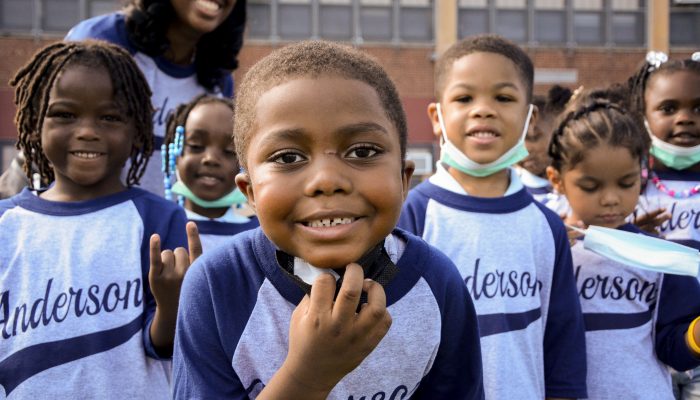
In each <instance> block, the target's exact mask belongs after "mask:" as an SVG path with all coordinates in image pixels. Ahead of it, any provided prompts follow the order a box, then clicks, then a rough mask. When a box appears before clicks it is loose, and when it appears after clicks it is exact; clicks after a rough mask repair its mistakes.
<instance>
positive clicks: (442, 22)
mask: <svg viewBox="0 0 700 400" xmlns="http://www.w3.org/2000/svg"><path fill="white" fill-rule="evenodd" d="M120 5H121V1H119V0H0V170H4V169H5V168H6V167H7V165H8V163H9V161H10V160H11V158H12V156H13V154H14V152H15V149H14V142H15V139H16V130H15V127H14V124H13V117H14V112H15V108H14V105H13V102H12V96H13V93H12V90H11V88H10V87H9V85H8V84H7V82H8V80H9V79H10V78H11V77H12V75H13V74H14V72H15V71H16V70H17V69H18V68H19V67H20V66H22V65H23V64H24V63H25V62H26V61H27V60H28V58H29V57H30V56H31V54H32V53H33V52H34V51H35V50H36V49H38V48H39V47H41V46H43V45H45V44H47V43H50V42H53V41H55V40H59V39H61V38H62V37H63V36H64V35H65V34H66V32H67V30H68V29H69V28H70V27H71V26H73V25H74V24H75V23H77V22H78V21H80V20H82V19H85V18H89V17H91V16H95V15H99V14H102V13H106V12H110V11H113V10H116V9H118V8H119V7H120ZM484 32H491V33H496V34H500V35H502V36H505V37H506V38H509V39H511V40H513V41H515V42H516V43H519V44H520V45H522V46H523V48H525V49H526V50H527V52H528V54H529V55H530V56H531V57H532V59H533V62H534V64H535V67H536V70H535V83H536V85H535V92H536V93H541V94H543V93H545V92H546V91H547V89H548V88H549V87H550V86H551V85H553V84H560V85H563V86H567V87H571V88H576V87H578V86H580V85H584V86H586V87H599V86H606V85H609V84H611V83H615V82H621V81H624V80H626V79H627V77H628V76H629V75H630V74H631V73H632V72H633V71H634V70H635V68H636V67H637V66H638V65H639V63H640V62H641V61H642V60H643V59H644V56H645V54H646V52H647V51H648V50H650V49H654V50H662V51H666V52H670V56H671V58H675V57H687V56H689V55H690V54H691V53H693V52H695V51H700V0H248V33H247V38H246V42H245V45H244V48H243V51H242V52H241V54H240V67H239V69H238V70H236V71H235V72H234V77H235V78H236V79H240V78H241V77H242V76H243V74H244V73H245V71H246V70H247V69H248V68H249V67H250V66H251V65H252V64H253V63H254V62H255V61H256V60H258V59H259V58H261V57H263V56H264V55H266V54H267V53H269V52H270V51H271V50H273V49H275V48H278V47H280V46H283V45H284V44H286V43H289V42H291V41H296V40H303V39H328V40H336V41H341V42H346V43H349V44H352V45H354V46H357V47H359V48H361V49H363V50H365V51H367V52H368V53H370V54H372V55H374V56H375V57H376V58H377V59H379V61H380V62H381V63H382V65H383V66H384V67H385V68H386V69H387V71H388V72H389V74H390V75H391V76H392V78H393V79H394V81H395V82H396V84H397V86H398V88H399V92H400V95H401V98H402V101H403V105H404V108H405V110H406V114H407V117H408V123H409V157H410V158H412V159H414V160H415V161H416V163H417V167H418V168H417V171H416V174H417V175H427V174H430V173H431V171H432V169H433V167H434V162H435V157H437V155H438V154H439V152H438V148H437V141H436V139H435V138H434V136H433V134H432V128H431V126H430V123H429V121H428V118H427V116H426V107H427V105H428V103H430V102H431V101H432V100H433V82H432V76H433V75H432V74H433V65H434V62H435V59H436V57H437V56H438V54H440V52H442V51H444V49H445V48H446V47H448V46H449V45H450V44H451V43H454V41H456V40H459V39H460V38H463V37H466V36H469V35H472V34H477V33H484ZM319 100H320V101H322V100H321V99H319Z"/></svg>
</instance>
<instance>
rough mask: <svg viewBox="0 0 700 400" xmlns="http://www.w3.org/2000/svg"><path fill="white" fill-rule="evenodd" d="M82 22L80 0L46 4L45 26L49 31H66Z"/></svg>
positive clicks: (58, 0)
mask: <svg viewBox="0 0 700 400" xmlns="http://www.w3.org/2000/svg"><path fill="white" fill-rule="evenodd" d="M78 22H80V9H79V4H78V0H51V1H45V2H44V24H43V25H44V26H43V28H44V29H45V30H47V31H66V32H68V29H70V28H71V27H72V26H73V25H75V24H77V23H78Z"/></svg>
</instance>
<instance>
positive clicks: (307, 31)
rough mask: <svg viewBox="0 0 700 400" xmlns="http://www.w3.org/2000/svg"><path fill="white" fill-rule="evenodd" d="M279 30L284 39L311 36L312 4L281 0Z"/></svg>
mask: <svg viewBox="0 0 700 400" xmlns="http://www.w3.org/2000/svg"><path fill="white" fill-rule="evenodd" d="M277 29H278V31H279V35H280V37H282V39H297V40H298V39H308V38H310V37H311V4H309V3H308V2H301V3H299V2H295V3H288V2H287V1H285V2H282V1H280V4H279V19H278V28H277Z"/></svg>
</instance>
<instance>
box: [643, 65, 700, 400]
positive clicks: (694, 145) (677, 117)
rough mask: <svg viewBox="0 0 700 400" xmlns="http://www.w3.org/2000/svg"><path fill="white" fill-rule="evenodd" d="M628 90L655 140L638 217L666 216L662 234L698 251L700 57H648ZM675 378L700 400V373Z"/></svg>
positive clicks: (685, 394) (661, 222)
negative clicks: (656, 213) (678, 58)
mask: <svg viewBox="0 0 700 400" xmlns="http://www.w3.org/2000/svg"><path fill="white" fill-rule="evenodd" d="M629 85H630V88H631V90H632V107H633V109H634V110H635V111H636V112H637V113H638V115H639V116H640V117H641V118H642V119H643V122H644V124H645V127H646V130H647V133H646V134H647V135H648V136H649V137H650V138H651V157H650V163H651V168H650V173H649V184H647V185H646V188H645V189H644V191H643V193H642V196H641V197H640V201H639V206H638V213H639V214H642V215H643V214H651V213H652V212H658V211H656V210H659V211H665V212H666V214H664V215H663V216H664V219H658V220H657V221H655V222H654V225H656V226H658V232H659V234H661V235H663V236H664V237H665V238H666V239H669V240H672V241H674V242H679V243H682V244H685V245H687V246H691V247H694V248H697V249H700V219H699V218H700V217H699V216H700V196H699V195H698V192H700V53H695V54H694V55H693V57H691V58H689V59H684V60H671V61H668V57H667V56H666V55H665V54H663V53H658V52H657V53H654V52H650V53H649V54H648V55H647V59H646V62H645V63H644V64H643V65H642V66H641V67H640V68H639V69H638V70H637V72H636V73H635V75H633V76H632V77H631V78H630V79H629ZM652 216H653V215H652ZM691 375H692V377H691ZM674 378H675V379H677V380H680V383H679V384H678V386H679V389H678V390H679V391H680V393H679V396H681V394H682V398H693V399H700V370H697V369H696V370H695V371H694V373H692V372H691V373H689V374H685V373H683V374H681V375H678V376H676V377H674Z"/></svg>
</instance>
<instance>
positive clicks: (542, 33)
mask: <svg viewBox="0 0 700 400" xmlns="http://www.w3.org/2000/svg"><path fill="white" fill-rule="evenodd" d="M535 40H536V41H537V42H539V43H557V44H559V43H564V42H566V14H565V13H564V11H556V10H536V11H535Z"/></svg>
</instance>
